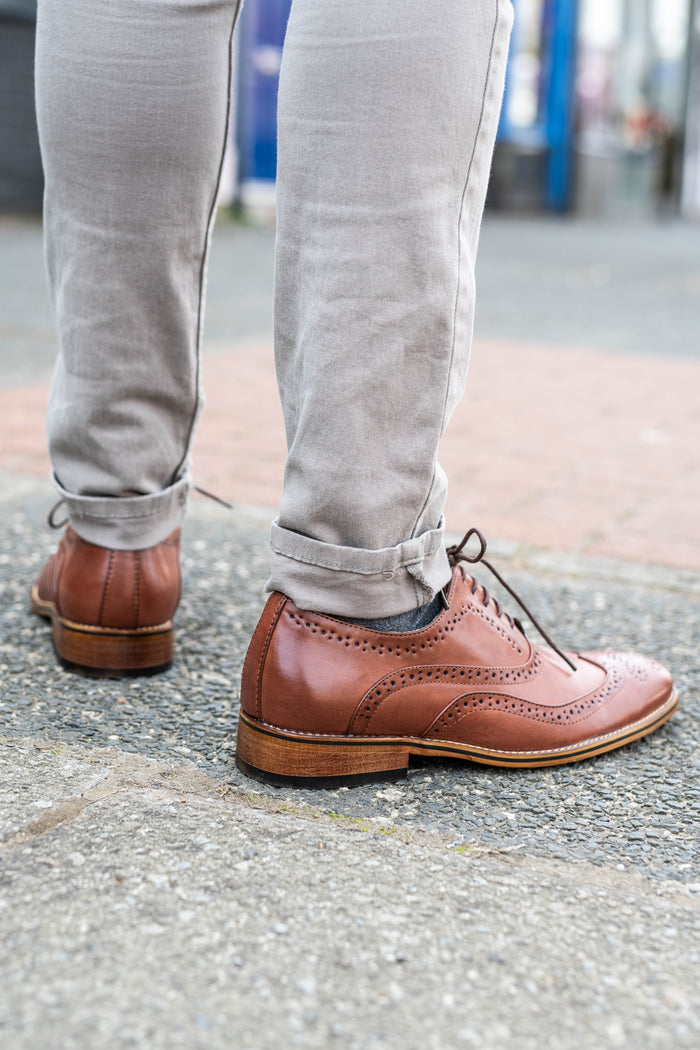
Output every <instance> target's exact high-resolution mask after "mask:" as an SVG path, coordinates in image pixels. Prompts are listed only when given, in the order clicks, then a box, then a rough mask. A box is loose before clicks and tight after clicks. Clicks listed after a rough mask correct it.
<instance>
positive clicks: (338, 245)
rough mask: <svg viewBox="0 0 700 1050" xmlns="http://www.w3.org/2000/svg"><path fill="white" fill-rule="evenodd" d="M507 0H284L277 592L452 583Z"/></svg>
mask: <svg viewBox="0 0 700 1050" xmlns="http://www.w3.org/2000/svg"><path fill="white" fill-rule="evenodd" d="M511 20H512V11H511V7H510V3H509V2H508V0H475V2H472V3H464V2H463V0H435V2H433V3H426V2H425V0H379V2H378V0H324V2H323V3H317V2H314V0H295V3H294V6H293V9H292V15H291V19H290V23H289V27H288V31H287V38H286V43H285V53H284V58H283V63H282V75H281V82H280V97H279V112H278V124H279V140H278V149H279V172H278V234H277V257H276V278H275V281H276V291H275V311H276V318H275V351H276V362H277V371H278V380H279V386H280V392H281V397H282V403H283V409H284V417H285V424H286V431H287V442H288V450H289V451H288V459H287V464H286V470H285V477H284V491H283V495H282V504H281V509H280V514H279V518H278V520H277V522H276V523H275V524H274V525H273V528H272V575H271V578H270V580H269V582H268V587H269V588H270V589H277V590H281V591H282V592H283V593H286V594H287V595H289V596H290V597H292V598H293V599H294V601H295V602H296V603H297V604H298V605H300V606H301V607H302V608H309V609H313V610H316V611H319V612H322V611H325V612H330V613H334V614H336V615H346V616H365V617H366V616H387V615H393V614H395V613H398V612H402V611H404V610H407V609H410V608H412V607H416V606H419V605H422V604H424V603H425V602H427V601H429V600H430V599H431V598H432V597H433V595H434V594H435V593H436V591H437V590H438V589H439V588H440V587H441V586H443V585H444V584H445V582H446V581H447V580H448V579H449V575H450V570H449V566H448V562H447V558H446V555H445V552H444V549H443V543H442V531H443V525H442V512H443V506H444V500H445V494H446V481H445V477H444V474H443V472H442V470H441V469H440V467H439V466H438V464H437V458H436V455H437V445H438V441H439V438H440V436H441V434H442V432H443V430H444V428H445V426H446V423H447V420H448V419H449V416H450V414H451V412H452V410H453V408H454V406H455V404H456V403H457V401H458V400H459V398H460V396H461V394H462V392H463V388H464V383H465V380H466V373H467V365H468V357H469V347H470V341H471V333H472V324H473V312H474V261H475V254H476V248H477V241H478V234H479V226H480V222H481V215H482V211H483V204H484V198H485V193H486V185H487V180H488V173H489V168H490V163H491V155H492V150H493V143H494V139H495V134H496V127H497V122H498V115H499V112H500V105H501V98H502V90H503V80H504V73H505V62H506V55H507V48H508V38H509V32H510V25H511Z"/></svg>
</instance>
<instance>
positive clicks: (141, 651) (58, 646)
mask: <svg viewBox="0 0 700 1050" xmlns="http://www.w3.org/2000/svg"><path fill="white" fill-rule="evenodd" d="M32 609H33V610H34V612H35V613H37V614H38V615H39V616H43V617H44V619H46V620H50V621H51V629H52V637H53V644H54V648H55V650H56V655H57V656H58V658H59V660H60V662H61V663H62V664H63V666H64V667H65V668H67V669H68V670H70V671H77V672H79V673H81V674H87V675H95V676H98V677H105V678H124V677H130V676H135V675H148V674H157V673H158V672H159V671H165V670H166V669H167V668H168V667H169V666H170V664H171V663H172V659H173V653H174V648H175V645H174V628H173V624H172V621H168V622H167V623H162V624H158V625H157V626H156V627H138V628H136V629H130V630H126V629H120V628H117V627H93V626H92V625H90V624H83V623H74V622H73V621H72V620H66V619H65V618H64V617H63V616H61V615H60V614H59V612H58V610H57V609H56V606H55V604H54V603H53V602H49V601H45V600H44V599H42V598H40V597H39V593H38V590H37V588H36V586H35V587H34V588H33V589H32Z"/></svg>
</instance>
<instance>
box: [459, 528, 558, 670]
mask: <svg viewBox="0 0 700 1050" xmlns="http://www.w3.org/2000/svg"><path fill="white" fill-rule="evenodd" d="M472 536H476V538H477V540H478V541H479V550H478V551H477V552H476V554H467V552H466V551H465V549H464V548H465V547H466V546H467V544H468V543H469V541H470V540H471V538H472ZM485 554H486V540H485V538H484V535H483V533H482V532H480V531H479V529H474V528H472V529H469V530H468V531H467V532H466V533H465V534H464V536H463V537H462V539H461V541H460V542H459V543H455V544H453V545H452V546H451V547H448V548H447V557H448V558H449V560H450V565H453V566H454V565H458V564H459V563H460V562H462V561H464V562H467V563H468V564H469V565H476V564H477V563H478V562H481V563H482V564H483V565H485V566H486V568H487V569H488V570H489V572H492V573H493V575H494V576H495V577H496V579H497V580H498V582H499V583H500V584H501V586H502V587H505V589H506V590H507V591H508V593H509V594H510V596H511V597H512V598H514V599H515V601H516V602H517V603H518V605H519V606H520V608H521V609H522V610H523V612H524V613H525V615H526V616H527V617H528V619H529V620H531V622H532V623H533V625H534V626H535V627H536V628H537V630H538V631H539V633H540V634H541V635H542V637H543V638H544V640H545V641H546V643H547V645H550V646H551V647H552V649H554V652H555V653H557V654H558V655H559V656H560V657H561V658H562V660H564V661H565V663H567V664H568V665H569V667H570V668H571V670H572V671H575V670H576V665H575V664H574V663H572V662H571V660H570V659H569V657H568V656H566V654H565V653H563V652H562V651H561V649H560V648H559V647H558V646H557V645H555V644H554V642H553V641H552V639H551V638H550V637H549V635H548V634H547V632H546V631H545V629H544V627H542V626H541V624H540V623H539V622H538V621H537V620H536V618H535V617H534V616H533V615H532V613H531V612H530V610H529V609H528V607H527V605H526V604H525V602H524V601H523V600H522V598H520V597H519V596H518V595H517V594H516V593H515V591H514V590H513V588H512V587H511V586H509V584H507V583H506V581H505V580H504V579H503V577H502V576H501V574H500V572H499V571H498V569H495V568H494V567H493V565H492V564H491V562H490V561H487V560H486V558H485V557H484V555H485ZM479 587H481V590H482V592H483V597H482V602H483V604H484V605H488V604H489V602H493V604H494V606H495V609H496V615H497V616H505V617H506V619H507V620H508V622H509V623H510V624H511V626H513V625H515V626H516V627H517V628H518V630H519V631H521V632H522V634H525V630H524V628H523V625H522V624H521V622H520V620H518V619H517V617H513V616H510V615H509V614H508V613H507V612H502V611H501V607H500V605H499V604H498V600H497V599H496V598H493V597H492V596H491V595H490V594H489V592H488V590H487V589H486V587H484V585H483V583H479V582H478V580H475V579H474V577H473V576H472V588H471V592H472V594H474V595H476V594H477V591H478V589H479Z"/></svg>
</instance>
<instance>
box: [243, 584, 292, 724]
mask: <svg viewBox="0 0 700 1050" xmlns="http://www.w3.org/2000/svg"><path fill="white" fill-rule="evenodd" d="M286 601H287V599H286V598H285V596H284V595H283V594H277V593H275V594H271V595H270V597H269V598H268V600H267V604H266V605H265V608H264V609H263V613H262V616H261V617H260V620H259V621H258V625H257V627H256V628H255V631H254V632H253V637H252V638H251V640H250V645H249V646H248V652H247V653H246V658H245V662H244V664H243V673H242V675H241V710H243V711H245V713H246V714H248V715H250V716H251V717H252V718H258V719H260V718H262V717H263V710H262V709H263V698H262V680H263V672H264V669H265V660H266V657H267V653H268V650H269V648H270V642H271V641H272V636H273V634H274V631H275V627H276V626H277V621H278V620H279V616H280V613H281V612H282V608H283V606H284V604H285V602H286Z"/></svg>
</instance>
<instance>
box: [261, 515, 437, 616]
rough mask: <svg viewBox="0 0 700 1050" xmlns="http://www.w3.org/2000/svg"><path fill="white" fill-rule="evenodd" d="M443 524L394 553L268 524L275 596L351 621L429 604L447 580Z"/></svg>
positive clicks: (271, 586) (268, 586) (270, 583)
mask: <svg viewBox="0 0 700 1050" xmlns="http://www.w3.org/2000/svg"><path fill="white" fill-rule="evenodd" d="M444 531H445V530H444V522H443V521H442V520H441V521H440V524H439V525H438V527H437V528H436V529H432V530H431V531H430V532H424V533H422V535H420V536H414V537H412V538H411V539H408V540H404V542H403V543H399V544H397V545H396V546H395V547H384V548H382V549H381V550H364V549H362V548H358V547H339V546H336V545H335V544H332V543H321V542H320V541H319V540H314V539H311V538H310V537H308V536H302V535H301V534H300V533H298V532H291V531H290V530H289V529H285V528H283V527H282V526H281V525H279V523H278V522H277V521H274V522H273V523H272V529H271V534H270V547H271V550H272V573H271V576H270V579H269V580H268V581H267V584H266V590H268V591H281V592H282V594H285V595H287V597H288V598H291V599H292V601H293V602H294V603H295V604H296V605H297V606H299V608H300V609H308V610H310V611H312V612H319V613H327V614H329V615H331V616H350V617H353V618H360V617H361V618H363V619H369V618H372V619H374V618H378V617H383V616H396V615H398V614H399V613H403V612H408V610H409V609H416V608H419V607H420V606H422V605H425V604H427V602H429V601H432V599H433V598H434V597H435V595H436V594H437V592H438V591H439V590H440V589H441V588H442V587H444V586H445V585H446V584H447V583H448V582H449V580H450V576H451V569H450V565H449V561H448V559H447V552H446V550H445V544H444Z"/></svg>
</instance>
